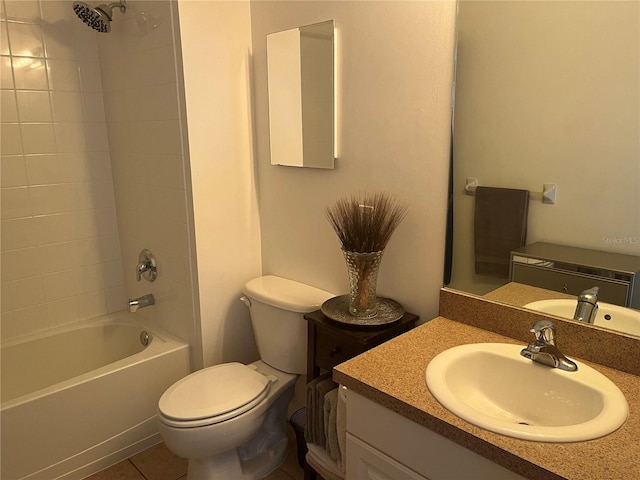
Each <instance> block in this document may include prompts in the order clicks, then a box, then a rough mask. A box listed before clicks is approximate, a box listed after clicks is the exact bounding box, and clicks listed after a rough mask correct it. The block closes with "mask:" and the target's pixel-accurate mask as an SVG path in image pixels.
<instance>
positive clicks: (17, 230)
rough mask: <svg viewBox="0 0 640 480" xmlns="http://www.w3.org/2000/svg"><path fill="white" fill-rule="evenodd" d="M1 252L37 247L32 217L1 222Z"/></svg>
mask: <svg viewBox="0 0 640 480" xmlns="http://www.w3.org/2000/svg"><path fill="white" fill-rule="evenodd" d="M0 234H1V235H2V240H1V242H2V251H5V250H14V249H17V248H27V247H34V246H36V245H38V238H37V230H36V225H35V222H34V219H33V217H24V218H15V219H12V220H2V226H0Z"/></svg>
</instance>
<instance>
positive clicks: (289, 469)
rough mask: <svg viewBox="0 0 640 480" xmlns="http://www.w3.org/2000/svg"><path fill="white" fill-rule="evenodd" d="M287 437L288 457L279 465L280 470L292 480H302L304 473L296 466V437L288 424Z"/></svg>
mask: <svg viewBox="0 0 640 480" xmlns="http://www.w3.org/2000/svg"><path fill="white" fill-rule="evenodd" d="M287 437H289V455H288V456H287V458H286V459H285V461H284V463H283V464H282V465H280V470H282V471H283V472H285V473H287V474H288V475H289V477H291V478H292V479H293V480H303V479H304V471H303V470H302V468H300V465H298V451H297V448H296V436H295V433H294V431H293V428H292V427H291V425H289V424H287ZM267 478H269V477H267Z"/></svg>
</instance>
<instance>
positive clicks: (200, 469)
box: [158, 276, 334, 480]
mask: <svg viewBox="0 0 640 480" xmlns="http://www.w3.org/2000/svg"><path fill="white" fill-rule="evenodd" d="M243 291H244V294H245V295H246V297H243V301H245V303H246V304H247V305H248V306H249V308H250V312H251V320H252V324H253V327H254V332H255V336H256V343H257V344H258V351H259V353H260V357H261V359H260V360H258V361H256V362H253V363H251V364H248V365H244V364H241V363H236V362H232V363H224V364H220V365H214V366H212V367H208V368H205V369H202V370H199V371H197V372H194V373H192V374H190V375H188V376H186V377H184V378H183V379H181V380H179V381H178V382H176V383H175V384H173V385H172V386H171V387H169V388H168V389H167V390H166V392H165V393H164V394H163V395H162V397H161V398H160V401H159V402H158V428H159V431H160V435H161V436H162V439H163V440H164V443H165V445H166V446H167V448H169V450H171V451H172V452H173V453H175V454H176V455H178V456H180V457H183V458H187V459H189V466H188V473H187V478H188V480H205V479H206V480H215V479H224V480H244V479H251V480H253V479H259V478H262V477H264V476H266V475H268V474H269V473H270V472H271V471H273V470H275V469H276V468H278V466H279V465H280V464H281V463H282V461H283V460H284V459H285V457H286V455H287V452H288V439H287V435H286V433H285V424H286V420H287V407H288V405H289V402H290V401H291V399H292V397H293V392H294V386H295V382H296V380H297V378H298V376H299V374H300V373H304V372H305V369H306V347H307V341H306V321H305V320H304V318H303V315H304V313H308V312H311V311H313V310H316V309H317V308H319V307H320V305H321V304H322V303H323V302H324V301H325V300H327V299H328V298H331V297H333V296H334V295H333V294H331V293H329V292H325V291H323V290H319V289H316V288H314V287H310V286H308V285H304V284H301V283H299V282H294V281H292V280H288V279H284V278H280V277H275V276H267V277H259V278H257V279H253V280H251V281H249V282H247V284H246V285H245V288H244V289H243Z"/></svg>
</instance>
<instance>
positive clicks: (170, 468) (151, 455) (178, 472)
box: [129, 443, 187, 480]
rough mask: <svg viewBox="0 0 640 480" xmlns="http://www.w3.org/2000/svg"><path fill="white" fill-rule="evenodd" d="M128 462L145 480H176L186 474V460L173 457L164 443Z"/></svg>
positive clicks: (135, 456)
mask: <svg viewBox="0 0 640 480" xmlns="http://www.w3.org/2000/svg"><path fill="white" fill-rule="evenodd" d="M129 460H131V463H133V464H134V465H135V466H136V468H137V469H138V470H140V471H141V472H142V474H143V475H144V477H145V478H146V480H177V479H178V478H180V477H183V476H184V475H186V474H187V460H186V459H184V458H180V457H177V456H176V455H174V454H173V453H172V452H171V451H170V450H169V449H168V448H167V447H166V446H165V445H164V443H159V444H158V445H155V446H153V447H151V448H149V449H147V450H145V451H144V452H141V453H138V454H137V455H134V456H133V457H131V458H130V459H129Z"/></svg>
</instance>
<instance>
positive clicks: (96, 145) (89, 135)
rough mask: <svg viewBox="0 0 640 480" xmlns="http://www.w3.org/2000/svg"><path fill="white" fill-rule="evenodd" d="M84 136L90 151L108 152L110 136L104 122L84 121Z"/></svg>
mask: <svg viewBox="0 0 640 480" xmlns="http://www.w3.org/2000/svg"><path fill="white" fill-rule="evenodd" d="M83 125H84V136H85V142H86V146H87V151H88V152H108V151H109V138H108V136H107V127H106V125H105V124H104V123H84V124H83Z"/></svg>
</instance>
